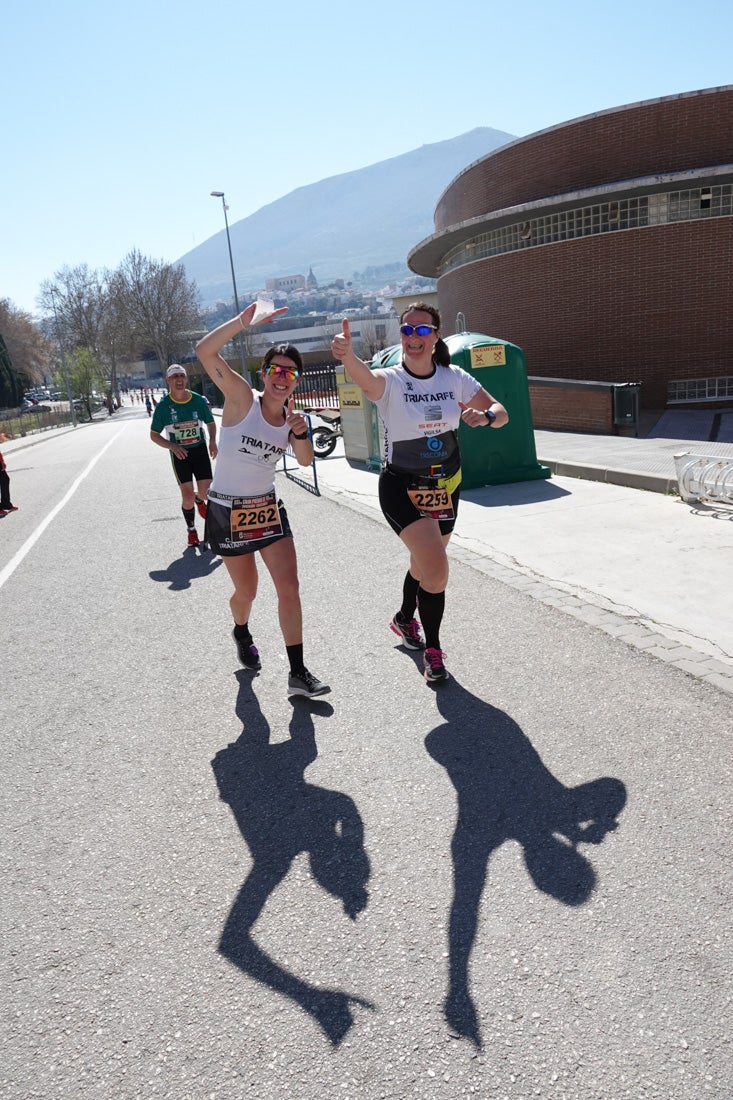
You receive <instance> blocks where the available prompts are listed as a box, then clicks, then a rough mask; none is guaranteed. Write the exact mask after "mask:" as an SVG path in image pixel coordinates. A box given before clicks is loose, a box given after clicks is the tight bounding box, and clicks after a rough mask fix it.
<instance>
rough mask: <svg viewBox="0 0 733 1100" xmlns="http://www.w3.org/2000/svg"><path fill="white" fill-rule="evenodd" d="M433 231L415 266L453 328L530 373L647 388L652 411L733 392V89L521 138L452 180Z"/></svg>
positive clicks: (719, 400)
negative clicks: (428, 279) (504, 350)
mask: <svg viewBox="0 0 733 1100" xmlns="http://www.w3.org/2000/svg"><path fill="white" fill-rule="evenodd" d="M435 229H436V231H435V233H434V234H433V235H432V236H431V237H429V238H427V239H426V240H424V241H422V242H421V243H420V244H419V245H418V246H417V247H416V248H414V249H413V250H412V252H411V253H410V255H409V257H408V263H409V266H410V267H411V268H412V270H413V271H415V272H417V273H418V274H420V275H427V276H432V277H433V278H436V279H437V280H438V299H439V303H440V309H441V312H442V314H443V318H444V328H445V331H446V333H450V332H452V331H453V330H454V322H455V318H456V315H457V314H458V313H459V311H460V312H461V313H463V315H464V317H465V322H466V328H467V329H468V330H469V331H474V332H484V333H486V334H488V335H492V336H495V337H498V338H501V339H505V340H510V341H512V342H513V343H515V344H518V345H519V346H520V347H521V348H522V349H523V351H524V353H525V356H526V362H527V372H528V374H529V375H530V376H542V377H543V378H559V379H576V380H578V379H583V380H595V381H602V382H632V381H634V382H641V383H642V387H641V403H642V405H643V406H645V407H647V408H663V407H664V406H666V405H668V404H690V403H692V402H699V401H706V402H709V403H715V404H717V405H724V404H728V405H729V404H731V403H732V402H733V323H732V322H733V86H727V87H724V88H709V89H705V90H703V91H698V92H689V93H686V94H683V95H676V96H668V97H665V98H663V99H655V100H649V101H646V102H643V103H634V104H631V105H629V106H625V107H618V108H614V109H612V110H608V111H602V112H599V113H597V114H593V115H587V116H585V117H583V118H578V119H574V120H572V121H570V122H567V123H564V124H563V125H560V126H553V127H551V128H550V129H547V130H541V131H539V132H538V133H536V134H531V135H530V136H529V137H526V138H521V139H519V140H517V141H513V142H511V143H510V144H509V145H505V146H503V147H502V148H501V149H498V150H497V151H496V152H494V153H490V154H488V155H487V156H485V157H483V158H482V159H481V160H478V161H476V162H474V163H473V164H471V165H469V167H468V168H466V169H465V170H464V171H463V172H461V174H460V175H458V176H457V177H456V178H455V179H454V180H453V181H452V183H450V185H449V186H448V187H447V188H446V190H445V191H444V192H443V194H442V196H441V198H440V199H439V201H438V205H437V207H436V209H435ZM533 403H534V399H533Z"/></svg>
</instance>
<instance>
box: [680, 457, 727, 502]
mask: <svg viewBox="0 0 733 1100" xmlns="http://www.w3.org/2000/svg"><path fill="white" fill-rule="evenodd" d="M674 465H675V471H676V473H677V485H678V487H679V491H680V496H681V497H682V499H683V500H684V501H687V502H690V501H695V500H712V501H715V502H716V503H720V504H733V458H715V457H714V456H712V455H693V454H690V453H689V452H688V451H685V452H683V453H682V454H678V455H675V456H674Z"/></svg>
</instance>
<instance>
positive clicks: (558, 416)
mask: <svg viewBox="0 0 733 1100" xmlns="http://www.w3.org/2000/svg"><path fill="white" fill-rule="evenodd" d="M527 382H528V386H529V402H530V406H531V409H532V422H533V424H534V426H535V428H546V429H555V430H557V431H565V432H597V433H599V434H602V435H609V434H611V433H612V432H614V431H615V428H614V422H613V421H614V416H613V390H612V389H611V388H610V387H603V388H601V387H595V386H592V385H583V384H576V385H572V383H569V384H568V385H567V386H563V385H562V384H557V385H552V386H548V385H543V384H542V382H541V381H539V380H537V379H534V378H528V379H527Z"/></svg>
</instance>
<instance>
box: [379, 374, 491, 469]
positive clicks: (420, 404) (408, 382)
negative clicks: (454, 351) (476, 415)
mask: <svg viewBox="0 0 733 1100" xmlns="http://www.w3.org/2000/svg"><path fill="white" fill-rule="evenodd" d="M379 373H380V374H381V375H382V376H383V378H384V382H385V389H384V393H383V394H382V396H381V397H380V399H379V400H378V401H377V402H376V405H377V409H378V410H379V415H380V416H381V418H382V423H383V424H384V460H385V462H387V463H388V464H389V465H391V466H394V467H395V468H396V469H398V470H404V471H405V472H409V473H414V474H421V475H423V476H425V475H427V476H430V477H449V476H451V475H452V474H454V473H455V472H456V471H457V470H458V469H459V468H460V464H461V456H460V452H459V450H458V435H457V431H458V425H459V423H460V420H461V409H460V406H459V404H458V402H459V401H462V402H463V404H464V405H468V404H470V402H471V400H472V398H473V397H474V396H475V395H476V394H477V393H478V391H479V390H480V389H481V383H480V382H477V381H476V379H475V378H474V377H473V376H472V375H470V374H469V373H468V371H465V370H463V368H462V367H456V366H453V364H451V365H450V366H448V367H439V366H436V367H435V370H434V372H433V373H432V374H431V375H430V376H429V377H428V378H421V377H419V376H418V375H416V374H411V372H410V370H409V369H408V368H407V367H406V366H405V364H404V363H403V364H402V366H400V367H385V368H384V369H383V370H381V371H380V372H379Z"/></svg>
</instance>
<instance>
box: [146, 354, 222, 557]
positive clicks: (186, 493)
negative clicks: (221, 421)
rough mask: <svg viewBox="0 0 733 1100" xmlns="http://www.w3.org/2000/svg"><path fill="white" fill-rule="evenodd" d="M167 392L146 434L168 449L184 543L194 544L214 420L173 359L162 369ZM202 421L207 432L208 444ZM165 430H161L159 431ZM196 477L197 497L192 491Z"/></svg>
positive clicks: (213, 450) (213, 437)
mask: <svg viewBox="0 0 733 1100" xmlns="http://www.w3.org/2000/svg"><path fill="white" fill-rule="evenodd" d="M165 380H166V382H167V384H168V393H167V394H166V395H165V397H163V398H161V400H160V401H159V402H158V404H157V405H156V407H155V412H154V413H153V419H152V423H151V425H150V438H151V439H152V441H153V443H157V445H158V446H159V447H162V448H163V449H164V450H166V451H170V455H171V463H172V465H173V472H174V473H175V475H176V481H177V482H178V485H179V487H180V490H181V510H182V512H183V518H184V519H185V521H186V527H187V528H188V545H189V546H198V545H199V537H198V534H197V532H196V524H195V521H194V517H195V515H196V512H195V506H198V510H199V514H200V515H201V516H202V517H203V518H204V519H205V518H206V499H207V497H208V493H209V486H210V485H211V478H212V473H211V459H210V458H209V456H211V458H216V455H217V446H216V424H215V423H214V416H213V413H212V411H211V409H210V408H209V406H208V403H207V402H206V401H205V400H204V399H203V397H201V395H200V394H198V393H192V392H191V390H189V389H188V375H187V374H186V368H185V367H182V366H181V365H180V364H179V363H173V364H172V365H171V366H170V367H168V370H167V371H166V372H165ZM204 425H206V429H207V431H208V433H209V440H208V448H207V445H206V439H205V437H204ZM163 433H165V434H163ZM194 478H195V479H196V489H197V491H198V498H197V497H196V495H195V494H194V490H193V481H194Z"/></svg>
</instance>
